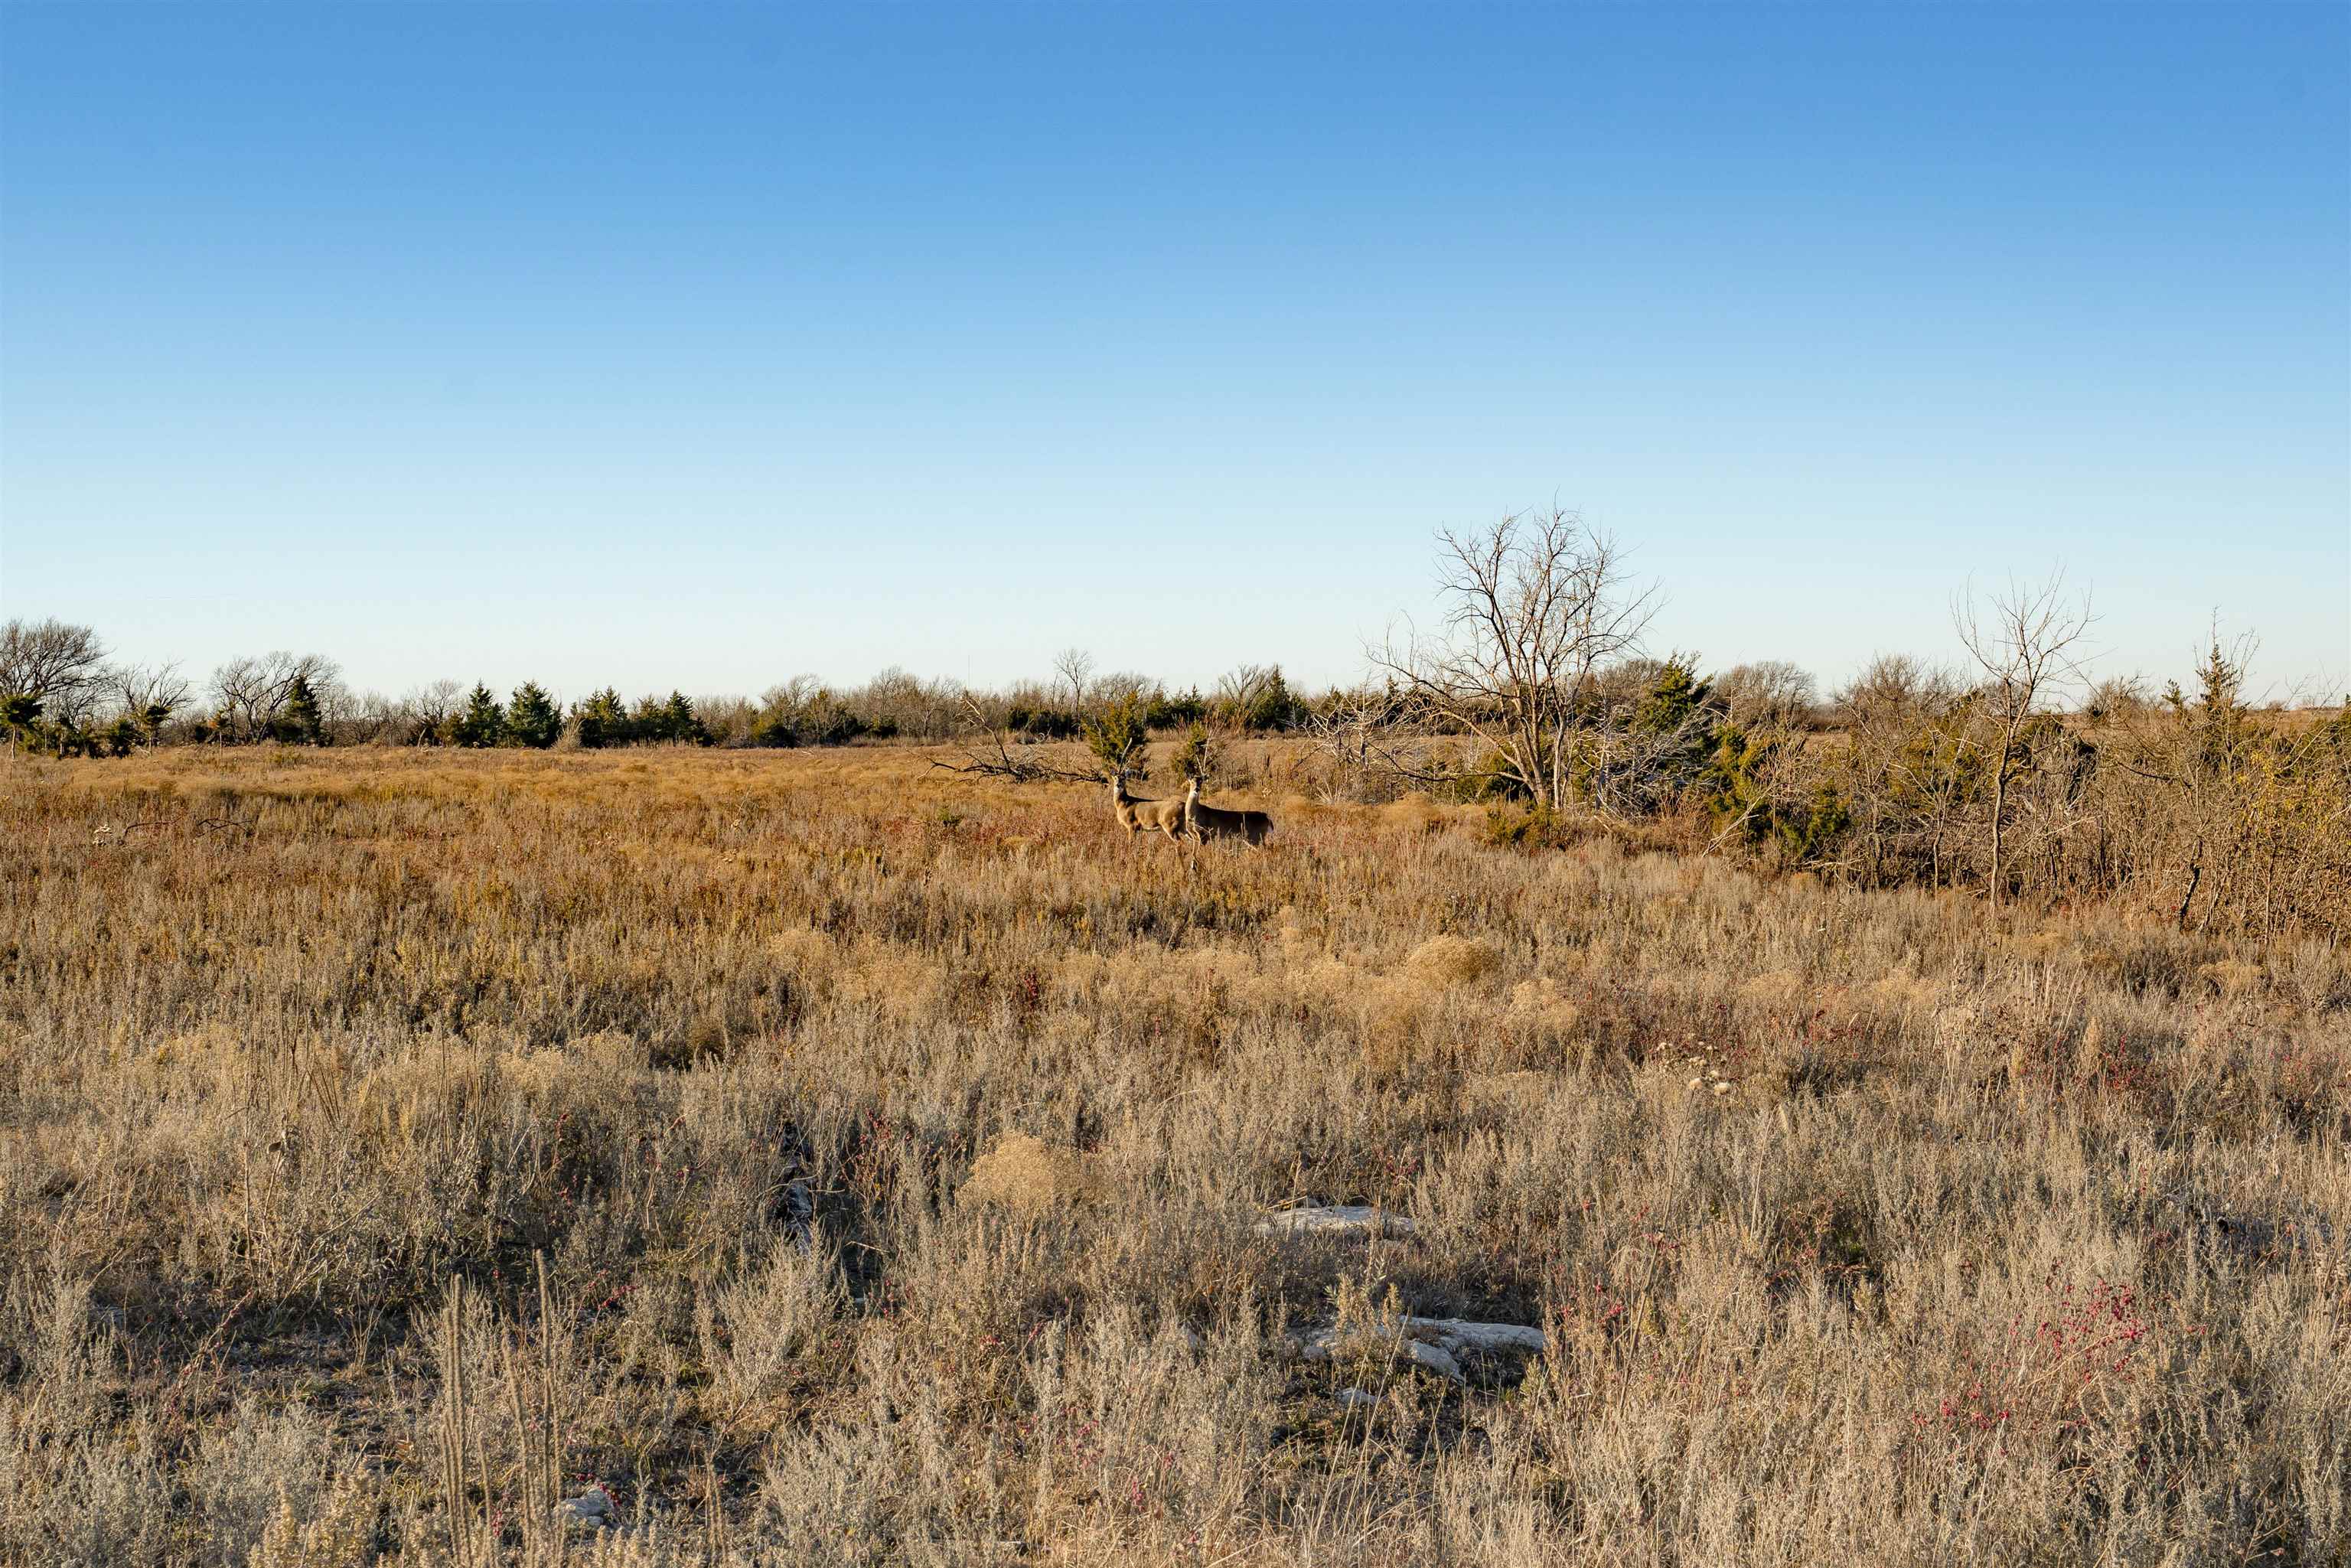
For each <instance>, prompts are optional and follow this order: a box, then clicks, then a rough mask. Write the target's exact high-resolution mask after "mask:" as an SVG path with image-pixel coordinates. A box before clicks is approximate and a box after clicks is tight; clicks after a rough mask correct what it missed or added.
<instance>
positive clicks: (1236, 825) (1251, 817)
mask: <svg viewBox="0 0 2351 1568" xmlns="http://www.w3.org/2000/svg"><path fill="white" fill-rule="evenodd" d="M1184 821H1185V825H1186V827H1188V828H1189V829H1190V830H1191V831H1192V833H1193V835H1194V836H1195V837H1196V838H1197V839H1199V841H1201V842H1203V843H1206V842H1207V841H1208V840H1210V839H1239V840H1242V841H1245V842H1247V843H1249V845H1251V846H1252V847H1255V846H1257V845H1260V844H1262V843H1264V842H1265V836H1266V834H1268V833H1270V832H1271V831H1273V819H1272V818H1271V817H1269V816H1267V815H1266V814H1265V813H1264V812H1263V811H1228V810H1224V809H1222V808H1221V807H1217V806H1204V805H1202V804H1201V803H1200V779H1199V777H1198V775H1194V776H1193V779H1192V786H1191V788H1190V789H1186V790H1185V791H1184Z"/></svg>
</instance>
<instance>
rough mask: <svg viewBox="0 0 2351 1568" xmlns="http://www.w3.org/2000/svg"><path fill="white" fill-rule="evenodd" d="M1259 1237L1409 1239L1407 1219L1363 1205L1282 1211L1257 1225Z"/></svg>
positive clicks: (1410, 1230) (1408, 1219) (1409, 1222)
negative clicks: (1376, 1237) (1377, 1237)
mask: <svg viewBox="0 0 2351 1568" xmlns="http://www.w3.org/2000/svg"><path fill="white" fill-rule="evenodd" d="M1257 1233H1258V1234H1259V1236H1409V1235H1411V1234H1412V1233H1413V1223H1412V1221H1411V1219H1410V1218H1407V1217H1405V1216H1404V1215H1401V1214H1389V1213H1386V1212H1384V1211H1383V1210H1380V1209H1376V1208H1373V1207H1370V1206H1368V1205H1365V1204H1359V1203H1347V1204H1339V1205H1336V1206H1333V1207H1328V1208H1285V1209H1281V1210H1280V1211H1279V1212H1277V1213H1273V1214H1270V1215H1268V1216H1266V1217H1265V1218H1263V1219H1260V1220H1259V1221H1258V1222H1257Z"/></svg>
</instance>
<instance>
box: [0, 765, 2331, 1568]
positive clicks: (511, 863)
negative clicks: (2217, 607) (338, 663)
mask: <svg viewBox="0 0 2351 1568" xmlns="http://www.w3.org/2000/svg"><path fill="white" fill-rule="evenodd" d="M927 760H928V759H927V758H925V756H924V755H923V754H921V753H918V752H914V751H910V750H892V751H855V752H806V753H788V754H783V755H763V756H758V757H745V756H742V755H740V754H735V755H728V754H710V753H677V754H643V753H640V754H623V755H611V754H578V755H558V756H551V757H549V756H520V755H517V754H511V753H508V754H491V755H486V756H464V757H449V756H438V757H432V758H423V757H418V756H414V755H409V754H401V753H390V752H385V753H377V752H365V753H336V752H330V753H326V754H314V753H284V754H277V755H269V754H264V753H260V752H253V753H246V754H234V755H225V756H224V755H220V754H214V753H197V752H180V753H173V754H169V755H164V756H159V757H155V758H148V759H140V760H136V761H133V762H130V763H118V764H113V765H110V766H104V767H99V766H91V765H87V764H18V765H16V766H15V767H14V768H12V769H11V770H9V771H8V772H7V773H6V775H5V780H4V782H5V799H4V800H0V828H5V832H6V835H7V843H8V848H7V853H6V857H5V861H4V862H0V866H5V873H0V874H5V887H6V896H5V905H0V1047H5V1050H0V1063H5V1080H0V1083H5V1114H4V1115H0V1258H5V1281H6V1284H5V1301H0V1322H5V1330H4V1331H0V1333H5V1340H0V1345H5V1364H0V1370H4V1371H5V1375H6V1383H5V1408H0V1558H5V1560H6V1561H9V1562H38V1563H92V1564H96V1563H219V1564H234V1565H237V1568H244V1565H245V1564H247V1563H268V1564H277V1563H329V1564H340V1563H365V1562H371V1561H376V1560H380V1559H383V1560H398V1561H416V1562H424V1561H434V1562H451V1561H463V1562H470V1563H486V1562H490V1561H494V1560H496V1561H506V1562H516V1561H520V1560H521V1558H522V1556H523V1554H524V1552H525V1550H526V1546H527V1544H528V1543H531V1542H542V1544H543V1537H545V1535H546V1534H547V1533H548V1532H547V1531H542V1530H539V1529H538V1528H536V1527H535V1526H533V1527H531V1528H528V1529H527V1528H526V1526H525V1523H524V1520H525V1516H526V1515H527V1514H528V1515H529V1516H530V1517H531V1518H532V1519H538V1518H544V1517H545V1514H544V1509H545V1508H546V1506H547V1504H548V1503H549V1502H550V1501H551V1499H550V1498H548V1497H547V1496H545V1495H544V1494H545V1492H546V1491H547V1490H550V1489H549V1486H548V1484H547V1482H546V1481H545V1479H544V1469H545V1463H544V1461H543V1459H542V1458H541V1456H542V1455H543V1454H544V1451H545V1449H546V1448H547V1447H548V1446H549V1444H550V1442H552V1443H553V1445H554V1447H556V1448H558V1449H559V1453H558V1454H557V1455H556V1456H555V1458H554V1460H553V1466H554V1468H555V1469H557V1470H558V1471H559V1473H560V1475H561V1477H562V1478H563V1486H562V1489H561V1490H565V1491H567V1492H572V1493H577V1492H581V1491H585V1490H587V1489H588V1488H589V1487H590V1484H591V1483H592V1484H595V1485H599V1486H601V1487H602V1488H604V1489H605V1490H607V1491H608V1492H609V1493H610V1495H611V1497H612V1499H613V1500H614V1502H615V1504H616V1511H617V1514H618V1516H619V1517H620V1518H621V1519H622V1521H624V1522H625V1523H626V1524H627V1525H628V1526H629V1532H628V1533H627V1534H626V1535H625V1537H617V1536H616V1537H609V1538H608V1539H607V1541H606V1542H605V1543H604V1544H603V1546H602V1547H601V1551H602V1552H604V1553H605V1554H606V1559H605V1560H610V1561H615V1562H643V1563H656V1562H659V1563H671V1562H679V1563H684V1562H705V1561H721V1560H723V1561H740V1562H745V1563H749V1562H769V1561H805V1562H810V1563H876V1564H879V1563H979V1562H1007V1563H1009V1562H1016V1561H1018V1562H1030V1563H1034V1562H1046V1561H1052V1562H1132V1563H1164V1562H1180V1563H1199V1564H1208V1563H1234V1564H1239V1563H1292V1562H1295V1563H1398V1564H1403V1563H1415V1564H1418V1563H1553V1562H1565V1563H1577V1562H1591V1563H1603V1562H1604V1563H1622V1562H1627V1561H1630V1562H1656V1563H1691V1564H1696V1563H1708V1564H1712V1563H1733V1562H1736V1563H1770V1562H1781V1563H1815V1562H1855V1563H1859V1562H1869V1563H1948V1562H1952V1561H1980V1562H2001V1563H2081V1562H2102V1563H2221V1562H2231V1563H2233V1562H2243V1561H2264V1562H2277V1563H2321V1562H2338V1561H2342V1560H2344V1558H2345V1557H2346V1554H2351V1423H2346V1422H2345V1421H2344V1420H2343V1419H2342V1414H2343V1411H2344V1410H2345V1409H2346V1408H2351V1356H2346V1351H2351V1345H2346V1312H2351V1273H2346V1264H2345V1258H2344V1253H2343V1251H2342V1250H2341V1248H2342V1243H2343V1241H2344V1239H2345V1238H2346V1230H2345V1227H2346V1223H2347V1222H2351V1160H2346V1153H2345V1145H2344V1141H2343V1134H2344V1131H2345V1112H2346V1093H2351V1083H2346V1065H2351V1051H2346V1047H2351V964H2346V956H2345V955H2344V954H2343V953H2342V952H2341V951H2339V950H2337V949H2334V948H2330V947H2327V946H2323V945H2320V944H2316V943H2307V944H2303V945H2298V946H2297V945H2284V944H2281V945H2273V946H2243V945H2237V944H2231V943H2228V942H2224V941H2220V940H2218V939H2204V938H2199V937H2195V936H2182V935H2180V934H2179V933H2178V932H2177V931H2175V930H2172V929H2170V928H2168V926H2166V925H2162V924H2160V923H2134V922H2132V921H2130V920H2127V919H2126V918H2124V917H2123V916H2121V915H2113V916H2107V915H2095V914H2094V915H2078V914H2077V915H2071V916H2068V917H2065V918H2063V919H2057V918H2047V919H2044V918H2042V917H2039V916H2035V915H2032V914H2030V913H2029V912H2025V911H2022V910H2011V911H2008V912H2005V913H2003V914H2001V915H1998V916H1997V917H1995V916H1994V915H1992V914H1991V912H1989V911H1988V910H1987V909H1986V907H1985V906H1984V905H1983V904H1980V903H1979V902H1977V901H1975V900H1974V899H1972V898H1969V897H1965V896H1960V895H1953V894H1946V895H1942V896H1927V895H1923V894H1897V893H1877V894H1856V893H1850V892H1844V891H1840V890H1837V889H1835V888H1832V887H1825V886H1822V885H1818V884H1816V883H1813V882H1811V881H1810V880H1809V879H1802V878H1789V879H1785V880H1782V881H1779V882H1765V881H1761V880H1758V879H1757V878H1756V877H1755V876H1753V875H1750V874H1749V873H1744V872H1741V871H1740V870H1737V869H1735V868H1732V867H1730V866H1728V865H1725V864H1723V863H1720V862H1709V861H1700V860H1686V859H1675V858H1669V857H1665V856H1658V855H1644V854H1639V853H1635V852H1629V851H1627V850H1626V849H1625V848H1623V847H1621V846H1619V845H1617V844H1614V843H1612V842H1609V841H1593V842H1591V843H1589V844H1585V845H1583V846H1581V847H1578V848H1574V849H1570V850H1567V851H1563V852H1546V853H1540V854H1522V853H1520V852H1512V851H1507V850H1499V849H1495V848H1491V847H1488V846H1486V845H1485V844H1483V843H1481V842H1480V841H1479V834H1478V832H1477V831H1476V826H1477V822H1478V821H1479V820H1480V818H1481V814H1480V813H1476V812H1465V811H1463V810H1459V809H1456V808H1449V807H1445V806H1441V805H1436V804H1432V803H1430V802H1428V801H1427V800H1408V801H1405V802H1398V803H1395V804H1393V805H1389V806H1386V807H1382V808H1363V809H1356V808H1350V807H1344V806H1317V807H1312V808H1309V807H1307V806H1305V805H1304V803H1303V802H1289V803H1285V800H1284V796H1285V792H1286V786H1285V784H1284V782H1283V778H1282V775H1281V772H1280V758H1279V757H1278V756H1269V757H1268V758H1259V759H1258V767H1257V771H1256V773H1255V774H1254V775H1253V777H1255V778H1257V779H1259V780H1260V781H1261V787H1260V789H1259V790H1257V791H1256V792H1255V795H1254V798H1252V793H1251V791H1249V790H1248V789H1240V790H1238V791H1236V792H1235V798H1236V799H1237V800H1238V801H1239V802H1241V803H1247V804H1253V805H1258V806H1262V807H1266V808H1269V809H1270V810H1274V812H1275V813H1276V815H1277V817H1278V819H1279V820H1280V824H1281V827H1280V833H1279V835H1278V837H1277V839H1276V840H1275V841H1274V844H1273V846H1272V847H1271V848H1270V850H1268V851H1266V852H1257V853H1252V852H1245V851H1241V850H1238V849H1226V848H1222V847H1219V846H1213V845H1211V846H1206V847H1195V848H1187V849H1186V850H1184V851H1181V852H1178V851H1176V850H1175V849H1173V848H1171V846H1169V845H1167V844H1165V843H1144V842H1141V841H1130V839H1129V838H1128V836H1127V834H1126V833H1125V832H1124V831H1123V830H1122V829H1121V828H1120V827H1119V826H1118V825H1117V824H1116V823H1115V822H1114V821H1113V819H1112V817H1111V814H1110V811H1109V810H1108V808H1107V806H1106V805H1105V804H1104V802H1103V799H1102V790H1101V789H1098V788H1095V789H1077V788H1074V787H1063V788H1056V787H1050V786H1037V787H1030V788H1017V787H1012V786H1008V785H1001V784H995V783H988V782H983V781H978V780H974V779H962V778H956V777H953V776H950V775H947V774H945V773H942V772H938V771H935V770H933V769H931V768H928V767H927ZM1465 819H1467V820H1465ZM1693 1080H1697V1081H1698V1082H1699V1084H1700V1085H1701V1086H1700V1087H1699V1088H1698V1089H1693V1088H1692V1086H1691V1084H1692V1081H1693ZM1717 1084H1721V1085H1724V1086H1725V1087H1723V1088H1722V1089H1721V1091H1720V1092H1716V1089H1715V1085H1717ZM1290 1201H1308V1202H1322V1203H1361V1204H1372V1205H1376V1206H1379V1207H1383V1208H1384V1209H1386V1210H1388V1211H1390V1212H1393V1213H1395V1214H1399V1215H1403V1216H1406V1217H1409V1218H1411V1219H1412V1220H1413V1221H1415V1224H1416V1228H1415V1229H1414V1231H1413V1232H1412V1234H1410V1235H1409V1236H1406V1237H1400V1238H1395V1239H1386V1240H1382V1241H1379V1242H1376V1243H1372V1244H1369V1245H1368V1247H1367V1244H1366V1243H1364V1241H1362V1240H1360V1239H1357V1240H1354V1241H1352V1242H1350V1241H1332V1240H1327V1239H1324V1240H1313V1241H1311V1242H1309V1241H1298V1240H1284V1239H1279V1238H1274V1237H1269V1236H1264V1235H1260V1234H1259V1233H1258V1232H1257V1231H1256V1229H1255V1228H1254V1227H1253V1224H1252V1221H1253V1219H1254V1218H1256V1217H1257V1216H1258V1215H1259V1213H1260V1212H1261V1211H1262V1210H1263V1209H1265V1208H1266V1207H1269V1206H1271V1205H1274V1204H1279V1203H1285V1202H1290ZM803 1204H806V1205H808V1206H810V1207H812V1209H813V1217H814V1224H813V1227H812V1228H805V1229H804V1228H803V1227H802V1226H801V1224H800V1223H799V1220H800V1216H801V1214H802V1212H803V1209H802V1207H801V1206H802V1205H803ZM535 1254H536V1255H538V1256H541V1257H543V1258H544V1260H545V1261H546V1266H547V1270H548V1290H547V1297H546V1301H547V1303H548V1304H547V1305H546V1306H545V1307H544V1308H543V1307H542V1305H541V1298H540V1296H539V1293H538V1282H537V1275H536V1271H535V1265H534V1255H535ZM453 1276H456V1277H462V1279H463V1280H464V1281H465V1282H466V1285H467V1289H466V1291H465V1292H464V1294H463V1296H462V1298H460V1299H459V1301H458V1302H457V1304H456V1305H455V1306H454V1307H453V1306H452V1305H451V1300H452V1298H451V1295H450V1291H449V1281H450V1280H451V1278H452V1277H453ZM1399 1312H1403V1313H1416V1314H1422V1315H1429V1316H1453V1317H1462V1316H1467V1317H1476V1318H1485V1319H1489V1320H1495V1321H1507V1322H1521V1323H1539V1324H1541V1325H1543V1326H1545V1327H1546V1328H1547V1329H1548V1330H1549V1332H1550V1334H1551V1343H1550V1349H1549V1351H1548V1353H1547V1354H1544V1355H1542V1356H1541V1357H1539V1358H1536V1359H1534V1360H1533V1361H1532V1362H1531V1363H1530V1364H1526V1365H1525V1366H1523V1367H1521V1366H1520V1365H1518V1364H1508V1363H1505V1362H1502V1361H1493V1362H1489V1363H1486V1364H1474V1365H1471V1366H1470V1367H1469V1368H1468V1372H1469V1386H1468V1387H1467V1388H1462V1387H1458V1386H1455V1385H1451V1384H1449V1383H1446V1382H1444V1381H1442V1380H1439V1379H1434V1378H1430V1377H1427V1376H1426V1375H1424V1374H1422V1373H1420V1372H1418V1371H1416V1370H1413V1369H1411V1368H1410V1367H1409V1366H1408V1365H1406V1364H1404V1363H1402V1362H1401V1360H1400V1359H1398V1358H1397V1357H1395V1356H1394V1355H1383V1354H1372V1353H1369V1352H1366V1353H1364V1354H1353V1353H1351V1354H1350V1355H1349V1356H1348V1357H1345V1358H1341V1359H1335V1360H1332V1361H1328V1362H1312V1363H1309V1362H1301V1361H1297V1360H1294V1359H1292V1358H1291V1357H1290V1355H1288V1354H1286V1352H1285V1346H1286V1344H1287V1341H1286V1339H1285V1337H1284V1336H1285V1334H1286V1333H1287V1332H1288V1331H1290V1330H1292V1329H1296V1328H1299V1327H1301V1326H1307V1325H1315V1326H1320V1325H1323V1324H1328V1323H1331V1322H1334V1321H1343V1322H1350V1323H1362V1322H1370V1321H1373V1320H1374V1319H1375V1318H1378V1317H1379V1316H1380V1315H1381V1314H1387V1315H1388V1316H1389V1317H1390V1318H1391V1319H1392V1318H1393V1317H1394V1315H1395V1314H1396V1313H1399ZM1350 1343H1360V1344H1364V1345H1371V1346H1377V1345H1381V1344H1390V1345H1392V1344H1393V1343H1394V1342H1393V1340H1392V1339H1383V1338H1381V1337H1379V1336H1372V1337H1369V1338H1366V1339H1363V1340H1360V1341H1353V1342H1350ZM1349 1386H1354V1387H1362V1388H1364V1389H1365V1390H1366V1391H1367V1392H1368V1393H1370V1394H1372V1395H1374V1396H1376V1402H1375V1403H1374V1404H1370V1405H1357V1404H1343V1403H1342V1402H1340V1401H1339V1400H1338V1399H1337V1398H1336V1397H1335V1396H1336V1395H1337V1394H1338V1393H1339V1392H1340V1391H1341V1390H1342V1389H1343V1388H1344V1387H1349ZM453 1432H454V1433H462V1434H463V1441H462V1442H461V1443H459V1444H458V1445H457V1447H458V1448H460V1449H462V1450H465V1452H464V1453H461V1454H460V1458H461V1459H463V1462H462V1463H459V1464H457V1465H455V1467H454V1469H453V1467H452V1466H451V1465H450V1464H449V1463H448V1462H447V1461H448V1451H447V1450H448V1449H449V1448H450V1438H449V1434H451V1433H453ZM468 1455H469V1456H470V1457H468ZM541 1554H542V1555H545V1554H546V1553H545V1552H543V1551H542V1552H541ZM2265 1554H2266V1555H2265Z"/></svg>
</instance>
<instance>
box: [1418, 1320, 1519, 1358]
mask: <svg viewBox="0 0 2351 1568" xmlns="http://www.w3.org/2000/svg"><path fill="white" fill-rule="evenodd" d="M1404 1326H1405V1328H1406V1329H1408V1330H1411V1331H1413V1332H1414V1333H1433V1334H1435V1335H1436V1336H1437V1343H1438V1344H1440V1345H1442V1346H1444V1347H1445V1348H1446V1349H1447V1350H1454V1351H1458V1350H1482V1351H1489V1352H1491V1351H1499V1350H1524V1351H1531V1352H1533V1353H1534V1354H1538V1355H1540V1354H1542V1352H1543V1350H1544V1349H1545V1347H1546V1346H1547V1345H1548V1343H1549V1342H1548V1341H1547V1340H1545V1339H1544V1338H1543V1332H1542V1330H1541V1329H1535V1328H1528V1327H1526V1326H1525V1325H1523V1324H1520V1323H1473V1322H1467V1321H1465V1320H1464V1319H1461V1318H1406V1319H1405V1320H1404Z"/></svg>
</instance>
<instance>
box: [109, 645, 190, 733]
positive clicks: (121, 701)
mask: <svg viewBox="0 0 2351 1568" xmlns="http://www.w3.org/2000/svg"><path fill="white" fill-rule="evenodd" d="M106 685H107V691H108V695H110V697H111V698H112V700H113V701H114V703H115V705H116V706H119V707H120V709H121V710H122V716H123V717H125V718H128V719H129V720H131V722H132V723H133V724H135V725H137V726H138V727H139V730H140V733H141V734H142V735H144V736H145V737H147V738H148V739H149V740H151V741H152V740H153V739H154V738H155V737H157V736H158V735H159V734H161V733H162V728H163V725H164V723H165V721H167V720H168V719H170V718H171V716H172V715H173V714H175V713H177V712H179V711H180V709H182V708H183V707H185V706H187V705H188V699H189V698H190V697H191V696H193V695H195V688H194V687H193V686H191V685H189V684H188V682H187V680H186V679H185V677H183V675H182V674H180V666H179V665H177V664H116V665H112V666H110V668H109V669H108V670H107V672H106Z"/></svg>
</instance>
